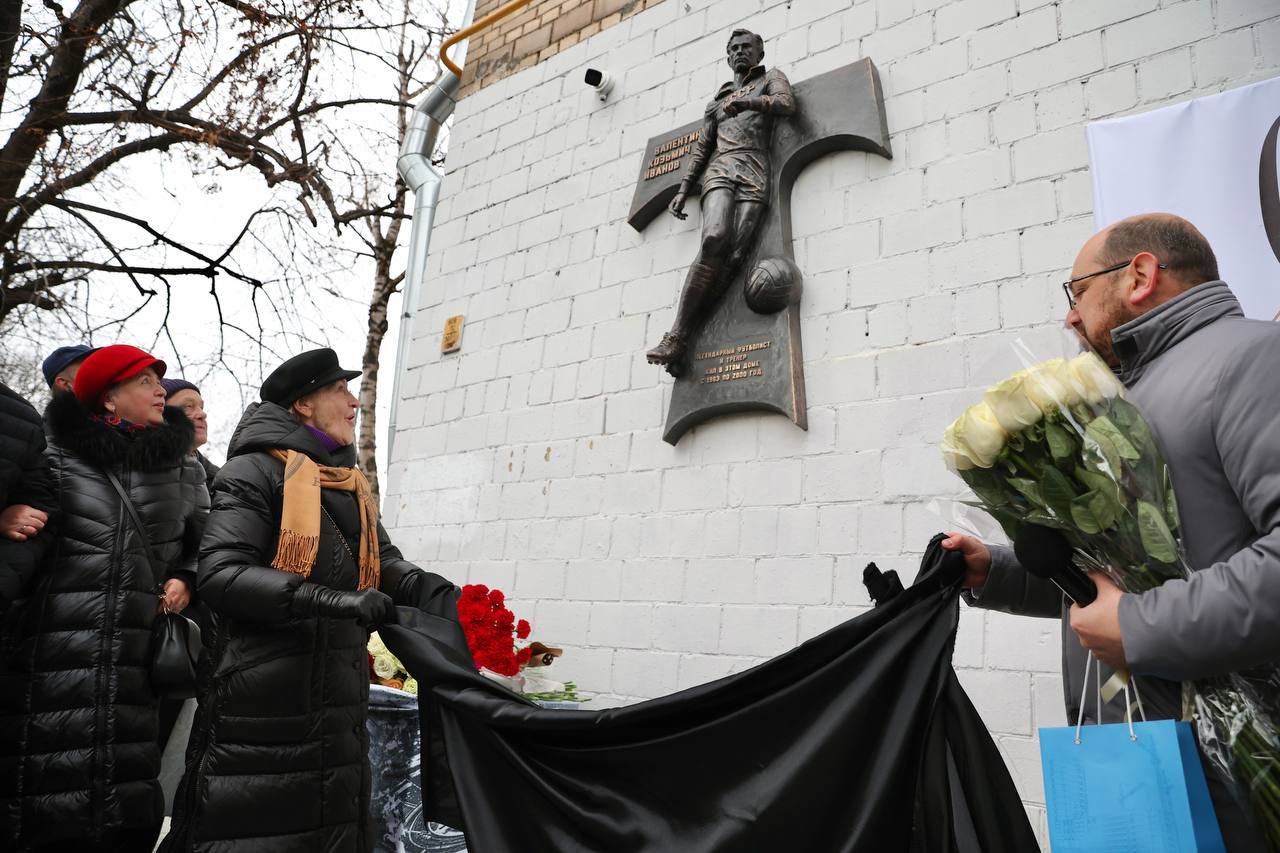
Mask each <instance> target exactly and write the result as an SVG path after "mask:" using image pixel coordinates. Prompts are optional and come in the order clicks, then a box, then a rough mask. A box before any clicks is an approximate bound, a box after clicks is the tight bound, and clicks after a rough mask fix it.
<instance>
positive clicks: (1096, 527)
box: [1071, 491, 1119, 535]
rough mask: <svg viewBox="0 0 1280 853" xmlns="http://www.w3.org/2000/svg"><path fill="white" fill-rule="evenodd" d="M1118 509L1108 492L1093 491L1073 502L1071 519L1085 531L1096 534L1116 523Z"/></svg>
mask: <svg viewBox="0 0 1280 853" xmlns="http://www.w3.org/2000/svg"><path fill="white" fill-rule="evenodd" d="M1118 509H1119V507H1118V505H1117V504H1116V503H1115V501H1113V500H1111V499H1110V498H1108V497H1107V495H1106V494H1104V493H1102V492H1098V491H1093V492H1089V493H1088V494H1086V495H1081V496H1080V497H1078V498H1076V499H1075V500H1074V501H1072V502H1071V520H1072V521H1074V522H1075V523H1076V526H1077V527H1079V528H1080V530H1081V531H1082V532H1083V533H1088V534H1090V535H1096V534H1098V533H1101V532H1102V531H1104V530H1106V529H1108V528H1109V527H1111V525H1113V524H1115V523H1116V520H1117V519H1118V518H1119V512H1118Z"/></svg>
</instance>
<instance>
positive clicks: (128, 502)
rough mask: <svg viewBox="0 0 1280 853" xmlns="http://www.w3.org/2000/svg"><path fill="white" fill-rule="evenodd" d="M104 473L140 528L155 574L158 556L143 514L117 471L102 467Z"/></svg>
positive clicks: (140, 536) (136, 525)
mask: <svg viewBox="0 0 1280 853" xmlns="http://www.w3.org/2000/svg"><path fill="white" fill-rule="evenodd" d="M102 473H103V474H105V475H106V478H107V481H108V482H109V483H111V485H112V486H113V487H114V488H115V490H116V494H118V495H119V496H120V500H121V501H123V502H124V508H125V509H126V510H128V512H129V518H131V519H133V526H134V527H135V528H137V530H138V537H139V538H140V539H142V550H144V551H146V553H147V562H148V563H150V564H151V572H152V574H153V575H154V574H155V570H156V556H155V554H153V553H152V552H151V537H150V536H148V535H147V526H146V525H145V524H143V523H142V516H140V515H138V508H137V507H135V506H134V505H133V500H132V499H130V497H129V493H128V492H126V491H125V490H124V486H123V485H122V484H121V483H120V478H119V477H117V476H116V475H115V472H113V471H110V470H108V469H106V468H103V469H102Z"/></svg>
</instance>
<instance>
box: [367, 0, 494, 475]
mask: <svg viewBox="0 0 1280 853" xmlns="http://www.w3.org/2000/svg"><path fill="white" fill-rule="evenodd" d="M475 13H476V0H468V2H467V10H466V13H465V14H464V15H463V16H462V27H461V29H460V31H461V30H464V29H466V28H467V27H468V26H469V25H470V24H471V19H472V18H473V17H475ZM466 49H467V48H466V44H465V43H464V44H463V45H462V46H461V47H460V48H459V59H465V58H466ZM461 82H462V81H461V79H460V75H458V74H455V73H454V72H453V71H451V70H449V69H447V68H446V69H445V70H443V71H441V72H440V76H439V77H437V78H436V80H435V82H434V83H432V84H431V86H430V87H429V88H428V89H427V92H426V94H425V95H423V96H422V100H421V101H419V102H418V105H417V106H416V107H414V109H413V114H412V115H411V116H410V118H409V127H408V128H407V129H406V130H405V134H404V141H403V142H402V143H401V145H400V154H399V157H398V158H397V159H396V171H398V172H399V173H400V177H401V178H402V179H404V182H405V184H406V185H408V187H409V189H410V190H412V191H413V225H412V226H411V228H410V231H409V246H408V252H409V255H408V262H407V265H406V268H405V273H404V292H403V294H402V295H401V300H400V309H401V314H400V318H401V319H400V339H399V342H398V343H397V344H396V371H395V377H394V379H393V380H392V384H391V418H390V423H389V424H388V425H387V476H388V477H390V475H391V466H392V464H393V459H394V456H393V454H394V452H395V446H396V427H397V426H398V424H399V419H398V415H399V413H400V377H401V375H402V373H403V372H404V363H405V359H406V357H407V356H408V354H409V344H410V342H411V341H412V339H413V315H414V312H415V311H416V310H417V307H418V292H419V290H420V289H421V287H422V279H423V278H424V271H425V270H426V266H427V250H428V249H429V248H430V246H431V228H432V225H434V223H435V215H436V202H437V201H438V200H439V199H440V181H441V180H442V179H443V177H444V175H442V174H441V173H440V171H439V170H438V169H436V167H435V166H433V165H431V155H432V153H433V152H434V151H435V147H436V139H437V138H438V137H439V136H440V128H441V127H443V126H444V123H445V122H446V121H448V120H449V116H451V115H453V110H454V107H456V106H457V105H458V102H457V100H455V98H454V95H456V94H457V93H458V85H459V83H461Z"/></svg>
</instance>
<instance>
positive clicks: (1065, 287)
mask: <svg viewBox="0 0 1280 853" xmlns="http://www.w3.org/2000/svg"><path fill="white" fill-rule="evenodd" d="M1134 257H1136V255H1135V256H1134ZM1131 263H1133V258H1130V259H1129V260H1127V261H1125V262H1124V263H1122V264H1116V265H1115V266H1112V267H1107V268H1106V269H1105V270H1098V271H1097V272H1091V273H1089V274H1088V275H1082V276H1079V277H1078V278H1073V279H1069V280H1067V281H1064V282H1063V283H1062V292H1063V293H1065V294H1067V307H1068V310H1074V309H1075V307H1076V301H1077V300H1078V299H1079V298H1080V294H1077V293H1076V291H1075V287H1074V285H1076V284H1078V283H1079V282H1082V281H1084V280H1085V279H1087V278H1093V277H1094V276H1095V275H1106V274H1107V273H1109V272H1115V271H1116V270H1122V269H1124V268H1125V267H1127V266H1129V264H1131ZM1156 266H1157V267H1158V268H1160V269H1162V270H1166V269H1168V268H1169V265H1168V264H1156Z"/></svg>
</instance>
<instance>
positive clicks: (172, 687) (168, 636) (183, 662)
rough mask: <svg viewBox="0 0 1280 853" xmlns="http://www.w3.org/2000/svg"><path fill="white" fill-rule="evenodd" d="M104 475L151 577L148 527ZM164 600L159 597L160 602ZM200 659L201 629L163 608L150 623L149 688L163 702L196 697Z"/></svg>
mask: <svg viewBox="0 0 1280 853" xmlns="http://www.w3.org/2000/svg"><path fill="white" fill-rule="evenodd" d="M103 473H104V474H105V475H106V477H107V479H108V480H109V481H110V482H111V485H112V486H113V487H114V488H115V490H116V494H118V495H120V500H121V501H123V502H124V508H125V510H127V511H128V513H129V518H130V519H132V520H133V526H134V527H135V528H136V529H137V531H138V536H139V537H141V539H142V548H143V550H144V551H146V554H147V562H148V563H149V564H150V565H151V572H152V575H153V576H154V575H155V570H156V560H155V555H154V554H153V553H152V551H151V538H150V537H149V536H147V528H146V526H145V525H144V524H143V523H142V518H141V517H140V516H139V515H138V510H137V508H136V507H135V506H134V505H133V501H132V500H130V498H129V493H128V492H126V491H125V490H124V486H123V485H121V484H120V480H119V478H118V477H116V475H115V474H114V473H112V472H111V471H106V470H104V471H103ZM163 600H164V599H163V596H162V597H161V601H162V602H163ZM162 606H163V605H162ZM199 660H200V626H199V625H197V624H196V623H194V622H192V621H191V620H190V619H188V618H187V617H185V616H183V615H182V614H181V613H171V612H169V609H168V608H165V609H164V612H163V613H161V614H160V615H159V616H157V617H156V620H155V622H153V623H152V624H151V689H152V690H153V691H154V692H155V694H156V695H157V696H159V697H161V698H162V699H190V698H191V697H192V696H195V695H196V665H197V663H198V662H199Z"/></svg>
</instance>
